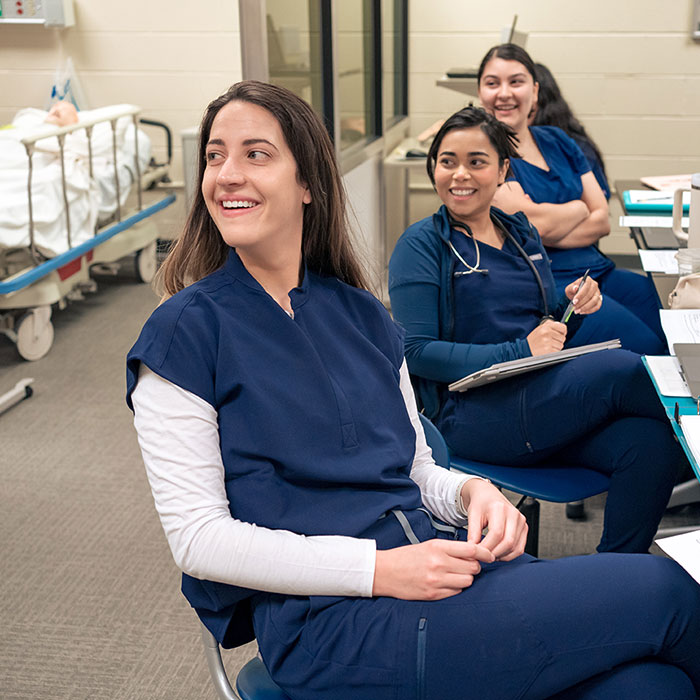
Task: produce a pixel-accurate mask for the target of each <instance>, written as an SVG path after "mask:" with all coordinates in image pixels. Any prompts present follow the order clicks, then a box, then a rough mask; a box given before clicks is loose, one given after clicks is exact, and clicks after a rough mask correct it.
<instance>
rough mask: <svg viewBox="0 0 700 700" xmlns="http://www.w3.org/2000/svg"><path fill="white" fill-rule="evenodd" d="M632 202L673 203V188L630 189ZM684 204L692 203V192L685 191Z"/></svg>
mask: <svg viewBox="0 0 700 700" xmlns="http://www.w3.org/2000/svg"><path fill="white" fill-rule="evenodd" d="M628 195H629V202H630V204H647V203H649V204H669V205H673V190H629V191H628ZM683 204H690V192H688V191H685V192H683Z"/></svg>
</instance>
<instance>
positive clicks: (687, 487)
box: [642, 356, 700, 537]
mask: <svg viewBox="0 0 700 700" xmlns="http://www.w3.org/2000/svg"><path fill="white" fill-rule="evenodd" d="M642 362H643V363H644V368H645V369H646V371H647V372H648V373H649V376H650V377H651V381H652V383H653V385H654V389H656V394H657V396H658V397H659V401H661V405H662V406H663V407H664V411H665V412H666V417H667V418H668V420H669V421H670V423H671V427H672V428H673V432H674V433H675V435H676V437H677V438H678V442H679V443H680V445H681V447H682V448H683V452H685V454H686V456H687V457H688V461H689V462H690V466H691V467H692V469H693V472H694V473H695V476H696V479H692V480H690V481H686V482H684V483H682V484H678V485H677V486H676V487H675V488H674V489H673V493H672V494H671V498H670V500H669V502H668V507H669V508H674V507H676V506H683V505H687V504H688V503H696V502H697V501H699V500H700V467H698V463H697V460H696V459H695V457H694V455H693V453H692V452H691V450H690V447H689V446H688V441H687V440H686V439H685V435H684V434H683V428H681V424H680V423H679V422H678V421H677V420H676V405H677V406H678V415H679V416H683V415H688V414H693V413H697V410H698V404H697V402H696V401H695V400H694V399H692V398H690V397H687V396H664V395H663V394H662V393H661V392H660V391H659V387H658V385H657V384H656V380H655V379H654V375H653V374H652V372H651V370H650V369H649V364H648V363H647V358H646V357H644V356H642ZM696 529H697V525H693V526H689V527H681V528H668V529H664V530H659V532H658V533H657V537H665V536H669V535H677V534H680V533H682V532H690V531H691V530H696Z"/></svg>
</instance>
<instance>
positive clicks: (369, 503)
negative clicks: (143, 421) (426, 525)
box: [127, 250, 421, 646]
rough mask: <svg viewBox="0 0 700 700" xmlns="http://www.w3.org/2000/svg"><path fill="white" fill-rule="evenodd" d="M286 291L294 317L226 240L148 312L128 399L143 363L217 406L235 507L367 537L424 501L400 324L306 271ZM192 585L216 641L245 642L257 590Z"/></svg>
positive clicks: (237, 513)
mask: <svg viewBox="0 0 700 700" xmlns="http://www.w3.org/2000/svg"><path fill="white" fill-rule="evenodd" d="M290 300H291V304H292V308H293V310H294V319H292V318H290V317H289V316H288V315H287V314H286V313H285V311H284V310H283V309H282V308H281V307H280V306H279V305H278V304H277V303H276V302H275V301H274V299H272V297H270V296H269V295H268V294H267V292H265V290H264V289H263V288H262V287H261V286H260V285H259V284H258V282H257V281H256V280H255V279H254V278H253V277H252V276H251V275H250V273H249V272H248V271H247V270H246V268H245V267H244V265H243V264H242V263H241V261H240V259H239V258H238V256H237V255H236V253H235V251H233V250H231V252H230V254H229V257H228V260H227V262H226V264H225V265H224V267H222V268H221V269H220V270H218V271H217V272H214V273H213V274H211V275H209V276H208V277H206V278H204V279H203V280H200V281H199V282H197V283H195V284H193V285H191V286H189V287H187V288H186V289H184V290H182V291H181V292H179V293H178V294H176V295H174V296H173V297H171V298H170V299H168V300H167V301H166V302H165V303H163V304H162V305H161V306H159V307H158V308H157V309H156V310H155V311H154V312H153V315H152V316H151V318H150V319H149V320H148V321H147V323H146V325H145V326H144V328H143V330H142V332H141V335H140V337H139V339H138V340H137V342H136V344H135V345H134V347H133V348H132V349H131V351H130V352H129V355H128V358H127V401H128V402H129V404H130V405H131V403H130V402H131V399H130V397H131V392H132V391H133V389H134V387H135V386H136V382H137V379H138V370H139V364H140V363H141V362H144V363H145V364H146V365H147V366H148V367H149V368H150V369H151V370H153V371H154V372H156V373H157V374H159V375H160V376H162V377H164V378H165V379H167V380H169V381H171V382H173V383H175V384H176V385H178V386H180V387H182V388H183V389H185V390H187V391H189V392H192V393H194V394H196V395H197V396H199V397H201V398H202V399H204V400H205V401H206V402H207V403H209V404H210V405H211V406H213V407H214V408H215V409H216V411H217V413H218V418H219V435H220V440H221V454H222V458H223V463H224V469H225V484H226V495H227V497H228V500H229V504H230V510H231V514H232V515H233V517H235V518H237V519H239V520H242V521H245V522H250V523H256V524H257V525H260V526H264V527H269V528H277V529H286V530H290V531H292V532H296V533H300V534H305V535H349V536H355V537H359V536H362V534H363V532H365V531H367V530H368V529H369V528H371V526H372V525H373V524H374V523H376V521H377V520H378V519H379V518H380V517H381V516H382V515H383V514H385V513H386V512H387V511H389V510H391V509H394V508H399V509H403V510H410V509H414V508H417V507H419V506H421V498H420V490H419V488H418V486H417V485H416V484H415V483H414V482H413V481H412V480H411V478H410V469H411V465H412V462H413V457H414V453H415V431H414V429H413V426H412V425H411V422H410V419H409V417H408V414H407V411H406V406H405V402H404V399H403V396H402V394H401V390H400V387H399V370H400V367H401V364H402V362H403V332H402V331H401V329H400V328H399V327H398V326H397V325H396V324H395V323H394V322H393V321H392V319H391V317H390V316H389V314H388V313H387V311H386V310H385V309H384V307H383V306H382V305H381V303H380V302H379V301H377V299H375V298H374V297H373V296H372V295H371V294H369V293H368V292H365V291H363V290H359V289H356V288H354V287H350V286H348V285H346V284H343V283H342V282H340V281H338V280H337V279H335V278H328V277H320V276H318V275H315V274H313V273H311V272H308V271H307V272H306V273H305V275H304V281H303V283H302V284H301V286H300V287H298V288H296V289H294V290H292V292H291V293H290ZM166 449H167V448H166ZM183 592H184V593H185V595H186V596H187V598H188V600H189V601H190V603H191V604H192V605H193V607H195V609H196V610H197V612H198V613H199V615H200V617H201V618H202V619H203V620H204V621H205V624H207V626H208V627H209V628H210V629H211V630H212V632H213V633H214V635H215V636H216V637H217V639H219V641H223V642H224V643H226V645H227V646H230V645H235V644H237V643H242V642H243V641H248V640H249V639H246V635H244V636H243V638H240V637H238V638H236V637H234V638H231V637H227V635H226V632H227V629H228V627H229V622H230V621H231V619H232V617H233V616H234V612H235V611H236V604H237V603H240V602H241V601H244V603H243V605H244V606H245V605H247V602H248V601H245V599H246V598H248V597H250V596H251V595H252V594H253V593H254V592H253V591H248V590H246V589H242V588H237V587H235V586H230V585H226V584H221V583H214V582H211V581H199V580H196V579H193V578H191V577H189V576H187V575H183ZM242 609H243V608H241V607H239V609H238V612H241V610H242ZM244 613H245V614H246V615H248V611H247V609H246V610H244ZM236 624H238V623H236ZM234 626H236V625H234ZM232 627H233V626H232ZM251 633H252V632H251ZM248 637H249V635H248Z"/></svg>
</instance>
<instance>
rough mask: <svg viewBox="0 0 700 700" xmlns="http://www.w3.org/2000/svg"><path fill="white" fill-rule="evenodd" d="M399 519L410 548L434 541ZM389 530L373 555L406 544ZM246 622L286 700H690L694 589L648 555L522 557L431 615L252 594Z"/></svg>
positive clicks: (698, 637)
mask: <svg viewBox="0 0 700 700" xmlns="http://www.w3.org/2000/svg"><path fill="white" fill-rule="evenodd" d="M406 515H407V516H409V520H410V521H411V523H412V524H413V525H414V531H415V532H416V534H417V536H418V539H419V540H421V541H423V540H424V539H427V538H429V537H436V536H437V537H441V536H442V537H444V536H445V535H444V534H442V533H436V532H435V531H430V526H429V524H428V525H427V526H426V527H424V526H423V524H421V523H420V522H418V521H419V520H420V518H421V517H423V519H424V520H425V521H427V518H424V516H422V514H420V513H417V512H416V511H412V512H409V513H407V514H406ZM391 520H392V516H389V517H387V518H386V521H387V523H386V524H387V526H391V527H387V528H386V530H385V531H384V532H381V533H371V534H374V536H375V538H376V539H377V541H378V542H377V544H378V547H379V548H386V547H389V546H400V545H402V544H408V542H407V541H406V539H405V538H404V537H403V535H402V533H401V532H400V530H399V528H398V527H396V526H395V524H392V523H391V522H390V521H391ZM392 528H393V529H392ZM458 532H459V535H458V538H459V539H464V536H465V533H464V531H463V530H461V531H458ZM371 534H370V536H371ZM254 619H255V630H256V633H257V636H258V643H259V646H260V650H261V653H262V656H263V659H264V661H265V664H266V665H267V667H268V669H269V670H270V673H271V674H272V676H273V678H274V679H275V681H276V682H277V683H278V684H279V685H280V686H282V688H283V689H284V690H285V692H286V693H287V694H288V695H289V697H290V698H292V699H293V700H330V699H332V700H472V699H473V700H489V699H493V700H515V699H516V698H517V699H519V700H540V699H544V698H553V697H555V698H562V699H563V698H568V699H576V700H640V698H653V699H654V700H695V699H696V694H697V693H698V692H700V587H699V586H698V585H697V583H695V582H694V581H693V580H692V579H691V578H690V576H688V575H687V574H686V573H685V572H684V571H683V570H682V569H681V568H680V567H679V566H678V565H677V564H676V563H675V562H673V561H671V560H669V559H662V558H660V557H655V556H652V555H650V554H597V555H589V556H580V557H570V558H565V559H557V560H553V561H544V560H538V559H534V558H532V557H530V556H528V555H523V556H522V557H520V558H518V559H516V560H515V561H513V562H497V563H495V564H491V565H484V567H483V569H482V572H481V573H480V574H479V575H478V576H477V577H476V578H475V581H474V584H473V585H472V586H471V587H470V588H467V589H465V590H464V591H462V592H461V593H459V594H458V595H455V596H453V597H451V598H446V599H444V600H441V601H434V602H428V601H406V600H397V599H395V598H336V597H311V598H308V597H306V598H305V597H288V596H282V595H277V594H261V595H260V596H259V597H258V599H257V602H256V603H255V604H254Z"/></svg>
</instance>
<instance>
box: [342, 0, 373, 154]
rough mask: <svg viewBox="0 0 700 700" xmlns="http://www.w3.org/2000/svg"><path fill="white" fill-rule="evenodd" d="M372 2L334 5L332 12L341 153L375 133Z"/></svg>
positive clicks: (365, 0)
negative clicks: (334, 30)
mask: <svg viewBox="0 0 700 700" xmlns="http://www.w3.org/2000/svg"><path fill="white" fill-rule="evenodd" d="M373 5H374V3H372V2H371V0H356V1H355V2H347V1H346V2H337V3H335V5H334V9H335V26H336V32H337V33H336V51H335V55H336V60H337V63H338V66H337V76H338V85H337V86H336V89H337V94H338V109H339V112H340V148H341V150H342V149H344V148H347V147H348V146H351V145H352V144H354V143H357V142H359V141H364V140H365V139H366V138H367V137H370V136H374V135H376V134H377V131H378V130H377V128H376V121H377V120H376V118H375V115H374V113H373V110H375V109H377V104H376V102H377V100H376V99H375V97H374V89H375V85H376V80H375V78H374V74H373V67H374V61H373V55H374V43H373V42H374V34H375V26H374V21H373V19H374V18H373V13H372V9H373Z"/></svg>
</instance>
